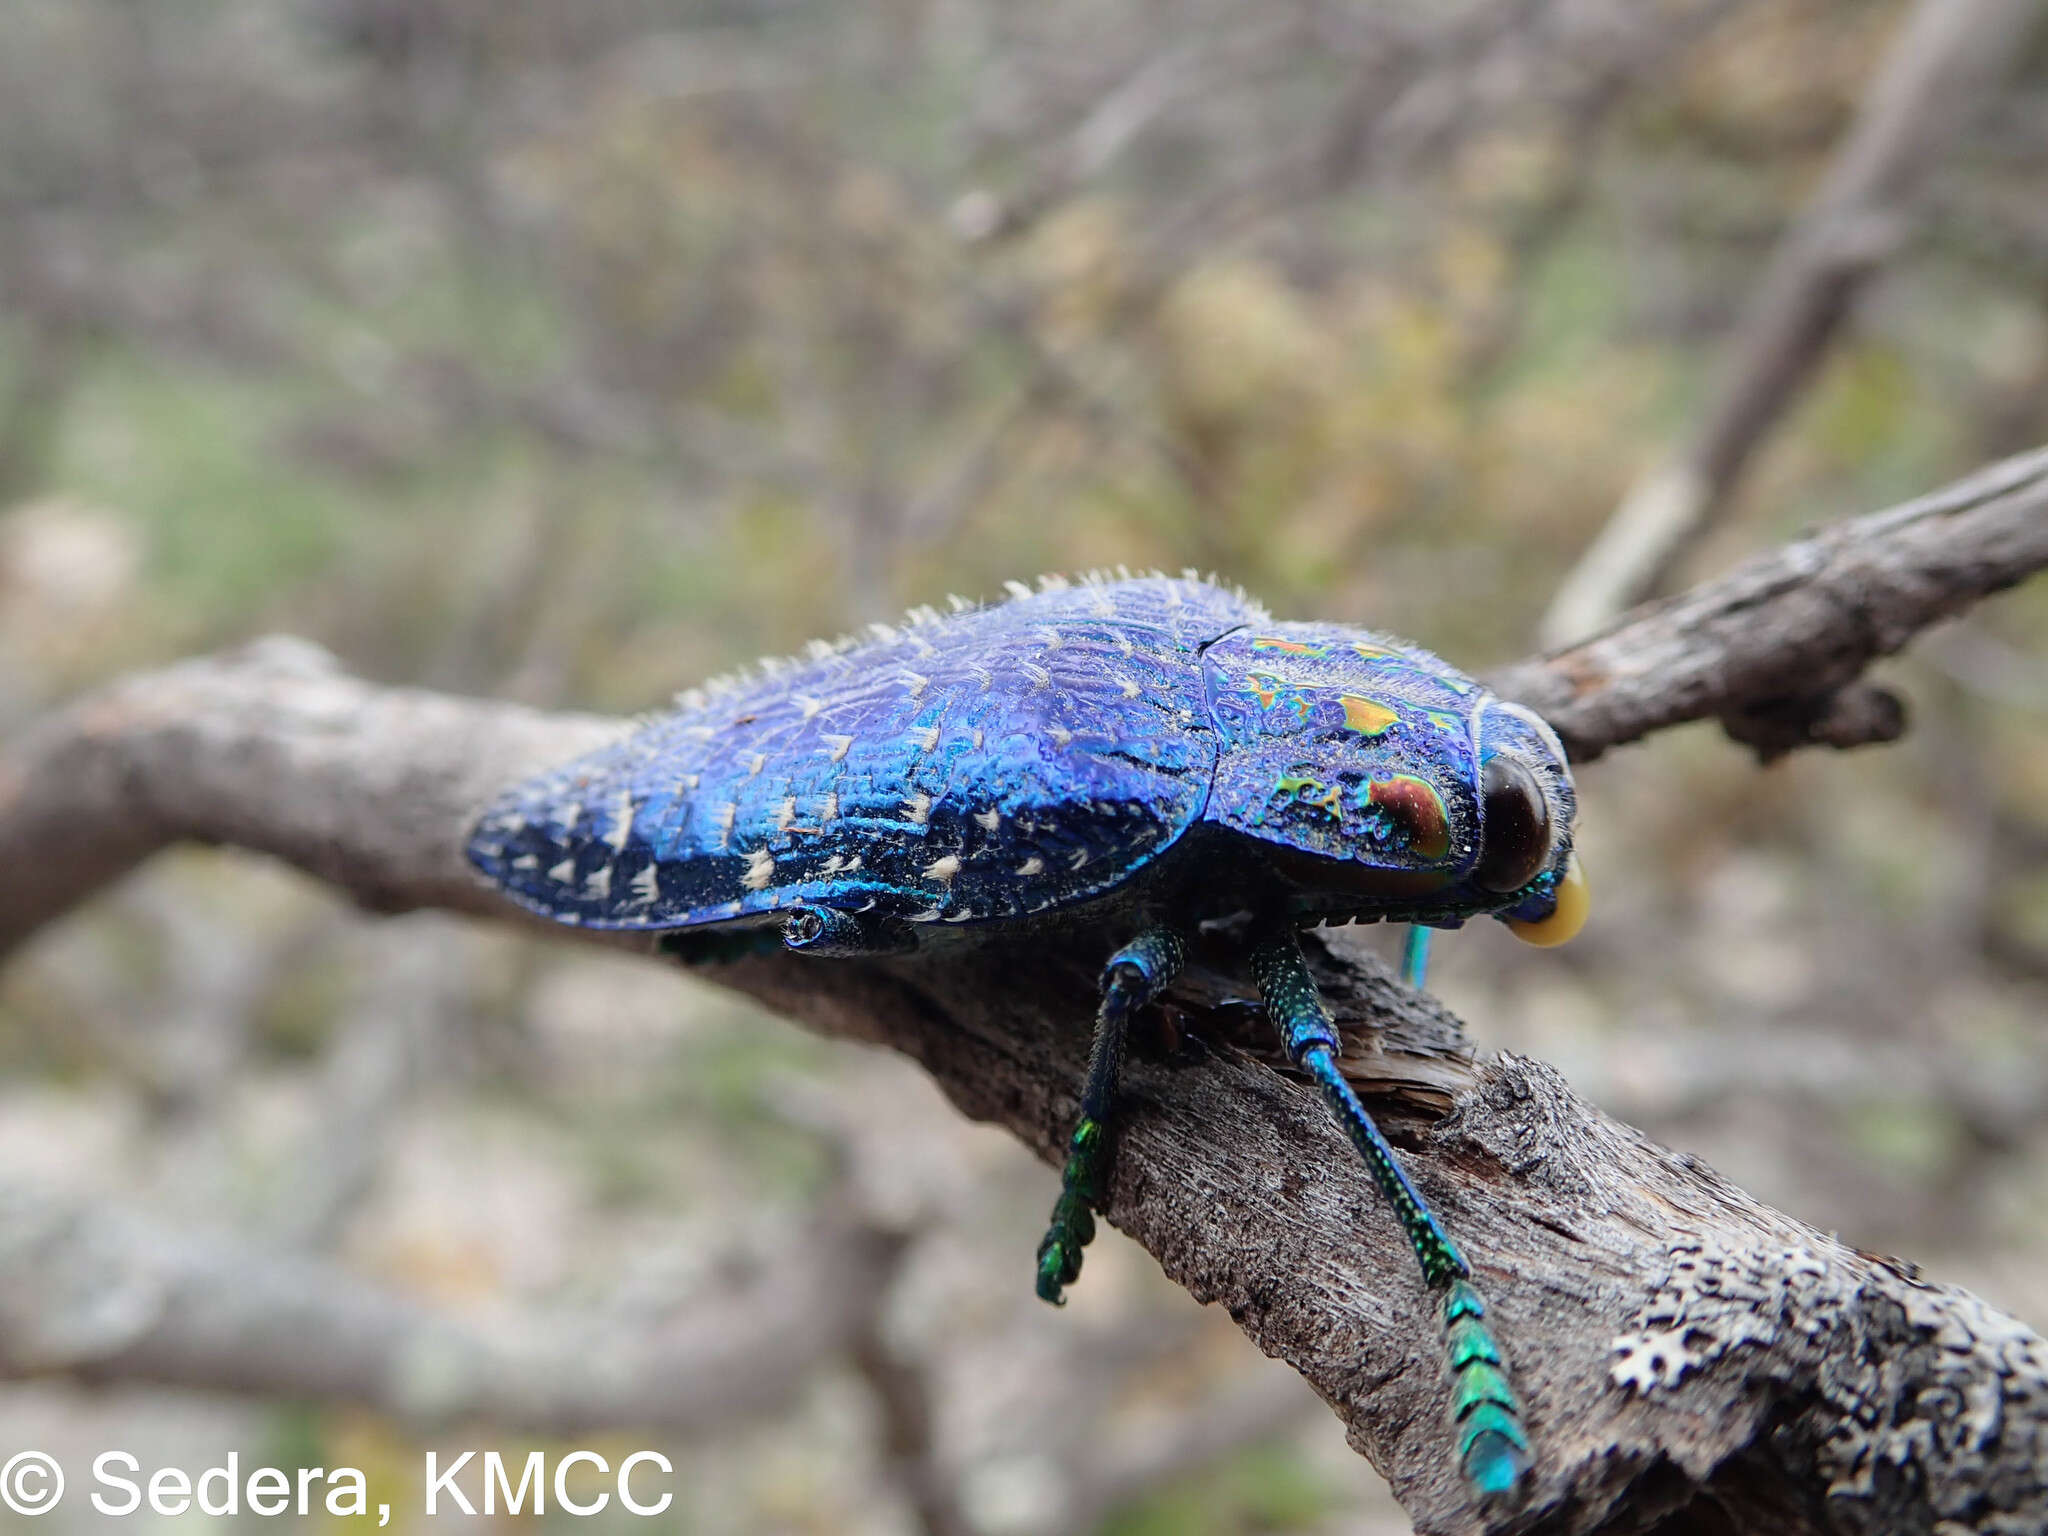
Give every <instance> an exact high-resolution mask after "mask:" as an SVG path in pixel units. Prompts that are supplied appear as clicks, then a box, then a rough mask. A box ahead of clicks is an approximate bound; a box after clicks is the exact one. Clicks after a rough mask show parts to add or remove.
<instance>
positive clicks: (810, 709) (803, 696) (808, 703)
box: [789, 693, 825, 720]
mask: <svg viewBox="0 0 2048 1536" xmlns="http://www.w3.org/2000/svg"><path fill="white" fill-rule="evenodd" d="M789 702H790V703H792V704H794V705H795V706H796V707H797V708H798V709H799V710H800V711H802V714H803V718H804V719H806V720H808V719H810V718H811V716H813V715H815V714H816V713H817V712H818V711H819V710H821V709H823V708H824V707H825V701H824V700H823V699H820V698H814V697H813V696H812V695H810V694H808V693H799V694H797V695H795V696H794V697H793V698H791V699H790V701H789Z"/></svg>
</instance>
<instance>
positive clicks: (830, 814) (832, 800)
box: [818, 789, 839, 821]
mask: <svg viewBox="0 0 2048 1536" xmlns="http://www.w3.org/2000/svg"><path fill="white" fill-rule="evenodd" d="M838 815H839V791H837V790H836V789H835V790H833V791H832V792H831V793H830V794H828V795H826V796H825V799H824V801H823V802H822V803H821V804H820V805H819V806H818V820H820V821H831V820H833V819H835V818H836V817H837V816H838Z"/></svg>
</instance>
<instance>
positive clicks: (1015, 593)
mask: <svg viewBox="0 0 2048 1536" xmlns="http://www.w3.org/2000/svg"><path fill="white" fill-rule="evenodd" d="M1003 590H1004V591H1005V592H1007V593H1009V594H1010V596H1012V597H1029V596H1030V595H1031V589H1030V588H1029V587H1027V586H1025V585H1024V583H1023V582H1021V581H1006V582H1004V583H1003Z"/></svg>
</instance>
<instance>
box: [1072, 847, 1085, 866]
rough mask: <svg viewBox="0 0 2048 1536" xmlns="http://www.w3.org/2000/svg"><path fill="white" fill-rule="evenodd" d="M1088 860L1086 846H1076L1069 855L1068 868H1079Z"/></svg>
mask: <svg viewBox="0 0 2048 1536" xmlns="http://www.w3.org/2000/svg"><path fill="white" fill-rule="evenodd" d="M1087 862H1088V850H1087V849H1086V848H1076V849H1075V850H1074V851H1073V852H1072V853H1070V854H1068V855H1067V868H1069V869H1079V868H1080V867H1081V866H1082V865H1083V864H1086V863H1087Z"/></svg>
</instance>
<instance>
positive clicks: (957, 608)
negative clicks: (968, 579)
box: [946, 592, 974, 613]
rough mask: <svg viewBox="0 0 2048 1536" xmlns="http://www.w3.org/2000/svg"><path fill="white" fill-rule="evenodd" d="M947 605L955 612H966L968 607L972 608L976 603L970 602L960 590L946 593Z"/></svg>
mask: <svg viewBox="0 0 2048 1536" xmlns="http://www.w3.org/2000/svg"><path fill="white" fill-rule="evenodd" d="M946 606H947V607H948V608H950V609H952V610H953V611H954V612H955V613H965V612H967V610H968V609H970V608H972V607H973V606H974V604H972V603H970V602H969V601H968V600H967V599H966V598H964V597H962V596H961V595H960V594H959V593H958V592H948V593H947V594H946Z"/></svg>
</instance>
